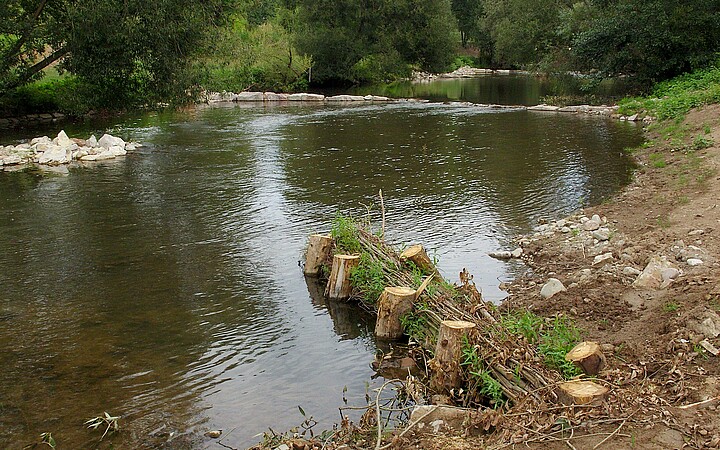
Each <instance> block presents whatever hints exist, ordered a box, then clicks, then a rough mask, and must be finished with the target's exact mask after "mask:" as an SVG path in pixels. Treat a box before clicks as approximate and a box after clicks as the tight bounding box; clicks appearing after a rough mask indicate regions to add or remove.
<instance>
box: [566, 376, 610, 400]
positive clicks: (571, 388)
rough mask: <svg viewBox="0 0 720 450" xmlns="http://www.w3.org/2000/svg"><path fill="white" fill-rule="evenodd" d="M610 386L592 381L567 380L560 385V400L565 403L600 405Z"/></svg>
mask: <svg viewBox="0 0 720 450" xmlns="http://www.w3.org/2000/svg"><path fill="white" fill-rule="evenodd" d="M607 393H608V388H606V387H605V386H600V385H599V384H597V383H593V382H592V381H582V380H575V381H566V382H564V383H560V384H559V385H558V390H557V394H558V400H560V403H562V404H564V405H599V404H600V403H602V401H603V400H604V399H605V395H606V394H607Z"/></svg>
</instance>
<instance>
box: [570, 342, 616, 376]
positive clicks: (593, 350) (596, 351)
mask: <svg viewBox="0 0 720 450" xmlns="http://www.w3.org/2000/svg"><path fill="white" fill-rule="evenodd" d="M565 360H566V361H572V362H573V363H574V364H575V365H576V366H578V367H579V368H580V369H582V371H583V372H585V373H586V374H587V375H597V374H598V373H600V371H601V370H602V369H603V368H604V367H605V362H606V360H605V355H604V354H603V352H602V350H601V348H600V345H599V344H598V343H597V342H581V343H579V344H578V345H576V346H575V347H574V348H573V349H572V350H570V351H569V352H568V354H567V355H565Z"/></svg>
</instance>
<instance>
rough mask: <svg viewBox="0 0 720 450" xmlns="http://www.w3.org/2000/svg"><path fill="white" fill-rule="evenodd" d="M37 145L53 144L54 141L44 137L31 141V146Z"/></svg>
mask: <svg viewBox="0 0 720 450" xmlns="http://www.w3.org/2000/svg"><path fill="white" fill-rule="evenodd" d="M37 144H52V139H50V138H49V137H47V136H42V137H36V138H34V139H32V140H31V141H30V146H34V145H37Z"/></svg>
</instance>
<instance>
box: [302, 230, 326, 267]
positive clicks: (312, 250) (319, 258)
mask: <svg viewBox="0 0 720 450" xmlns="http://www.w3.org/2000/svg"><path fill="white" fill-rule="evenodd" d="M331 247H332V237H330V236H326V235H324V234H311V235H310V237H309V238H308V247H307V254H306V255H305V275H307V276H309V277H316V276H318V275H319V274H320V268H321V267H322V265H323V263H325V261H327V259H328V256H329V255H330V248H331Z"/></svg>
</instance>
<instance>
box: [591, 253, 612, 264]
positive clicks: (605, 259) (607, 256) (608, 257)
mask: <svg viewBox="0 0 720 450" xmlns="http://www.w3.org/2000/svg"><path fill="white" fill-rule="evenodd" d="M613 259H614V258H613V254H612V253H603V254H602V255H597V256H596V257H595V258H594V259H593V266H604V265H605V264H607V263H609V262H610V261H612V260H613Z"/></svg>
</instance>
